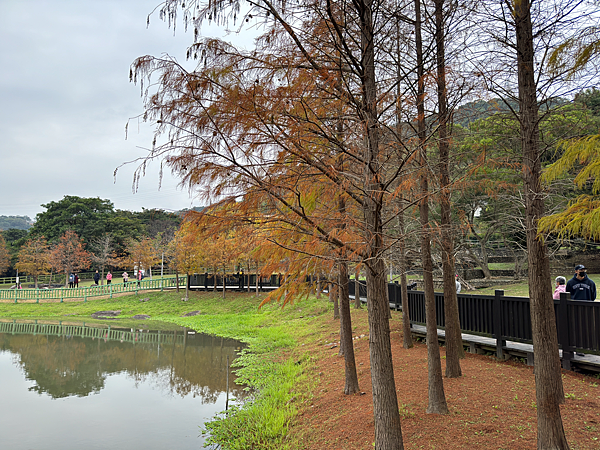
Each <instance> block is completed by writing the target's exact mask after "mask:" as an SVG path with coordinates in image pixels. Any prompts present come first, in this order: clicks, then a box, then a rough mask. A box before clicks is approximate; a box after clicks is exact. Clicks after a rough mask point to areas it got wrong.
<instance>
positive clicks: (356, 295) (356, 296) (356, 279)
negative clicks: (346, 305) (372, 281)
mask: <svg viewBox="0 0 600 450" xmlns="http://www.w3.org/2000/svg"><path fill="white" fill-rule="evenodd" d="M361 307H362V302H361V301H360V270H359V269H358V268H357V269H356V271H355V272H354V309H360V308H361Z"/></svg>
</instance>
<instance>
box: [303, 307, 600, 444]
mask: <svg viewBox="0 0 600 450" xmlns="http://www.w3.org/2000/svg"><path fill="white" fill-rule="evenodd" d="M352 314H353V329H354V335H355V336H357V337H358V338H357V339H356V340H355V354H356V361H357V368H358V376H359V383H360V389H361V391H362V392H364V394H361V395H352V396H346V395H344V394H343V387H344V361H343V357H341V356H338V351H339V348H338V347H333V348H331V347H332V344H331V343H335V342H337V340H338V332H339V330H338V322H337V321H334V320H333V319H331V320H328V321H327V322H326V324H325V325H324V327H323V329H322V330H323V333H322V335H321V336H319V337H317V338H316V339H315V342H313V343H310V344H305V347H303V348H306V349H307V351H308V353H309V354H310V355H313V357H314V360H315V361H316V364H317V366H316V368H315V370H314V373H313V374H311V376H312V377H313V379H314V380H316V381H315V385H314V389H313V397H312V398H311V399H310V400H309V401H308V402H306V403H305V408H304V409H303V410H302V411H301V413H300V415H299V417H298V419H297V421H296V423H294V424H293V426H292V430H291V434H292V439H293V441H297V442H298V443H297V444H295V445H294V446H295V447H297V448H303V449H321V450H334V449H336V450H337V449H344V450H345V449H349V450H350V449H362V450H365V449H373V442H374V426H373V424H374V419H373V406H372V391H371V375H370V370H369V342H368V341H369V339H368V328H367V325H366V311H364V310H361V311H353V312H352ZM399 317H400V316H399V314H394V317H393V319H392V321H391V326H392V333H391V338H392V352H393V357H394V371H395V372H394V374H395V378H396V386H397V390H398V403H399V407H400V411H401V417H402V435H403V440H404V448H405V449H407V450H412V449H439V450H444V449H489V450H500V449H506V450H525V449H535V448H536V434H537V428H536V409H535V387H534V376H533V368H532V367H529V366H527V365H525V364H523V363H521V362H518V361H507V362H498V361H497V360H496V359H495V358H494V357H491V356H485V355H473V354H467V355H466V357H465V359H464V360H462V361H461V366H462V371H463V377H461V378H458V379H444V388H445V392H446V398H447V401H448V406H449V409H450V414H449V415H445V416H440V415H430V414H426V413H425V410H426V408H427V349H426V346H425V344H424V343H422V342H416V343H415V347H414V348H412V349H410V350H406V349H404V348H403V347H402V336H401V334H400V333H401V323H400V318H399ZM361 335H364V336H363V337H360V336H361ZM442 358H444V348H443V347H442ZM443 365H444V359H442V366H443ZM563 381H564V390H565V395H566V397H567V398H566V402H565V404H564V405H563V406H562V408H561V410H562V417H563V423H564V427H565V432H566V435H567V440H568V442H569V444H570V446H571V449H572V450H597V449H600V387H599V385H600V380H598V379H596V378H594V377H590V376H583V375H580V374H575V373H573V372H567V371H563Z"/></svg>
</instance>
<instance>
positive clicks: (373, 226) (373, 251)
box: [358, 0, 404, 450]
mask: <svg viewBox="0 0 600 450" xmlns="http://www.w3.org/2000/svg"><path fill="white" fill-rule="evenodd" d="M360 6H361V7H360V8H359V9H358V11H359V12H360V17H359V20H360V28H361V64H362V67H363V76H362V78H361V81H362V86H361V87H362V91H363V92H362V94H363V102H362V103H363V106H362V111H361V115H362V119H363V127H364V133H365V136H366V148H365V167H364V170H365V180H364V183H365V186H364V187H365V192H366V195H365V202H364V216H365V226H366V230H365V233H366V236H365V241H366V242H367V243H368V244H367V245H368V248H367V250H366V253H367V254H366V255H365V256H366V261H365V263H366V266H367V267H366V272H367V301H368V307H367V310H368V319H369V356H370V360H371V383H372V386H373V416H374V420H375V450H399V449H404V444H403V441H402V427H401V423H400V411H399V410H398V398H397V395H396V383H395V381H394V366H393V363H392V349H391V342H390V322H389V314H390V312H389V309H390V305H389V303H388V301H387V293H386V290H387V283H386V273H385V264H384V262H383V250H384V244H383V221H382V217H381V214H382V207H383V196H382V192H383V184H382V179H381V177H382V175H383V174H382V172H383V168H381V167H380V161H379V128H378V114H377V100H378V99H377V86H376V75H375V48H374V38H375V36H374V32H373V10H372V7H373V1H372V0H365V1H364V2H362V3H360Z"/></svg>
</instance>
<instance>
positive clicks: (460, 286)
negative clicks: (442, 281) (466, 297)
mask: <svg viewBox="0 0 600 450" xmlns="http://www.w3.org/2000/svg"><path fill="white" fill-rule="evenodd" d="M454 281H455V284H456V293H457V294H460V290H461V289H462V285H461V284H460V281H458V274H456V275H454Z"/></svg>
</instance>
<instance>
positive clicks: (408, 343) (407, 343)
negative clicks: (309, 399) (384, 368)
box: [396, 18, 413, 349]
mask: <svg viewBox="0 0 600 450" xmlns="http://www.w3.org/2000/svg"><path fill="white" fill-rule="evenodd" d="M399 20H400V19H399V18H396V36H397V38H396V54H397V57H398V63H397V66H396V76H397V77H398V80H400V79H402V76H403V73H402V69H403V68H402V67H401V64H400V61H401V60H402V58H401V52H400V36H401V34H400V25H399ZM402 128H403V120H402V87H401V85H400V83H397V86H396V135H397V136H398V140H399V141H400V142H398V149H402V148H403V147H404V145H403V143H402V141H403V140H404V136H403V134H404V133H403V129H402ZM398 155H399V157H398V165H400V164H403V163H404V160H405V158H407V157H408V154H407V152H405V151H400V150H399V153H398ZM398 206H399V212H398V235H399V236H398V255H399V259H400V299H401V303H402V346H403V347H404V348H406V349H409V348H412V347H413V340H412V333H411V331H410V311H409V306H408V288H407V282H406V271H407V261H406V239H405V233H406V229H405V227H404V206H405V200H404V195H403V194H402V193H401V194H400V195H399V197H398Z"/></svg>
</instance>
